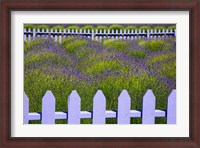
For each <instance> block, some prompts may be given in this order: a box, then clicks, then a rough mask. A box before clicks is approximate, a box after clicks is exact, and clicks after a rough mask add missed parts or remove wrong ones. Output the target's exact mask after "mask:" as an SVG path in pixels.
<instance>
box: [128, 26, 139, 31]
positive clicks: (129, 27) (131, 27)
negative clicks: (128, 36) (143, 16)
mask: <svg viewBox="0 0 200 148" xmlns="http://www.w3.org/2000/svg"><path fill="white" fill-rule="evenodd" d="M136 29H137V27H136V26H127V27H126V28H125V30H126V31H128V30H130V31H131V30H136Z"/></svg>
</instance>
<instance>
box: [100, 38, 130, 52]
mask: <svg viewBox="0 0 200 148" xmlns="http://www.w3.org/2000/svg"><path fill="white" fill-rule="evenodd" d="M103 45H104V46H106V47H107V48H114V49H116V50H117V51H119V52H122V53H123V52H126V51H127V50H128V44H127V42H126V41H121V40H114V39H109V40H105V41H104V42H103Z"/></svg>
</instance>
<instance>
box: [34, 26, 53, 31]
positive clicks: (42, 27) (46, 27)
mask: <svg viewBox="0 0 200 148" xmlns="http://www.w3.org/2000/svg"><path fill="white" fill-rule="evenodd" d="M37 29H40V31H42V29H44V30H45V31H46V30H47V29H50V27H49V26H48V25H38V26H37Z"/></svg>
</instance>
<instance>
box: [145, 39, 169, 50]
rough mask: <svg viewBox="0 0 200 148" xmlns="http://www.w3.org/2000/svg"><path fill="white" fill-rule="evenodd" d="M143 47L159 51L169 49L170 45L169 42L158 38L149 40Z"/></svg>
mask: <svg viewBox="0 0 200 148" xmlns="http://www.w3.org/2000/svg"><path fill="white" fill-rule="evenodd" d="M145 47H146V48H148V49H149V50H151V51H160V50H169V49H170V48H171V47H172V46H171V44H168V43H166V42H165V41H164V40H162V39H158V40H149V41H148V42H147V43H146V44H145Z"/></svg>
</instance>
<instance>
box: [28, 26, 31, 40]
mask: <svg viewBox="0 0 200 148" xmlns="http://www.w3.org/2000/svg"><path fill="white" fill-rule="evenodd" d="M30 41H31V29H30V28H29V29H28V42H30Z"/></svg>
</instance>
